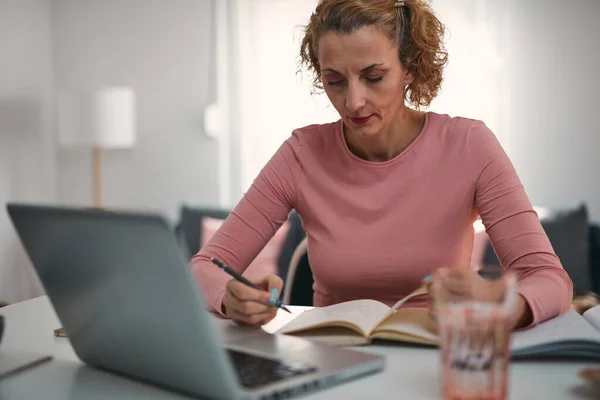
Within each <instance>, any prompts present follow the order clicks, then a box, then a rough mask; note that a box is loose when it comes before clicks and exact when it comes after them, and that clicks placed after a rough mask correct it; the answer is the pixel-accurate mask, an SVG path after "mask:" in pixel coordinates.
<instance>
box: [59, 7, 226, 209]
mask: <svg viewBox="0 0 600 400" xmlns="http://www.w3.org/2000/svg"><path fill="white" fill-rule="evenodd" d="M53 5H54V7H53V22H54V48H55V75H54V77H55V86H56V90H57V91H61V90H87V89H94V88H97V87H100V86H106V85H124V86H131V87H133V89H134V90H135V92H136V96H137V112H138V121H137V126H138V141H137V145H136V147H135V148H134V149H133V150H121V151H112V152H111V151H107V152H105V153H104V155H103V171H104V177H103V178H104V205H105V206H107V207H117V208H122V207H125V208H146V209H153V210H159V211H161V212H165V213H167V214H168V215H169V216H171V217H172V218H174V217H175V214H176V211H177V208H178V207H179V205H180V204H181V202H182V201H187V202H190V203H193V204H217V201H218V190H217V185H218V183H217V173H216V168H217V143H216V142H215V141H214V140H212V139H209V138H207V137H206V136H205V135H204V133H203V121H202V115H203V114H202V112H203V108H204V107H205V106H206V105H207V104H208V102H209V100H210V99H211V97H212V96H213V95H214V89H213V84H212V82H211V79H212V78H211V74H210V72H211V63H212V62H213V60H212V57H211V44H210V40H211V37H210V31H211V25H210V24H211V22H210V17H211V2H210V1H209V0H200V1H199V0H169V1H164V0H54V1H53ZM90 168H91V152H90V151H85V150H73V149H61V150H60V151H59V153H58V174H57V193H58V200H59V201H60V202H62V203H70V204H71V203H72V204H83V205H87V204H90V203H91V182H90V180H91V169H90Z"/></svg>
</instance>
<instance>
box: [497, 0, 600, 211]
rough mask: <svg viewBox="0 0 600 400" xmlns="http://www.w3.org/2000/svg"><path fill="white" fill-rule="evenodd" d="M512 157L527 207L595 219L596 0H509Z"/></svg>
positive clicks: (599, 137)
mask: <svg viewBox="0 0 600 400" xmlns="http://www.w3.org/2000/svg"><path fill="white" fill-rule="evenodd" d="M510 9H511V19H512V21H513V26H512V28H513V33H512V40H511V41H512V43H513V46H512V47H511V54H510V60H509V65H510V67H509V68H510V74H509V82H510V91H511V94H510V99H511V102H510V119H511V130H510V135H511V136H510V155H511V158H512V160H513V162H514V164H515V166H516V168H517V170H518V172H519V175H520V177H521V180H522V181H523V184H524V185H525V189H526V190H527V193H528V194H529V197H530V199H531V200H532V202H534V203H536V204H540V205H544V206H550V207H568V206H572V205H575V204H577V203H578V202H581V201H585V202H586V203H587V204H588V206H589V209H590V211H591V215H592V217H593V218H594V219H595V220H600V157H598V153H599V152H600V124H599V123H598V117H599V116H600V75H599V74H598V72H599V69H598V65H600V44H599V43H598V40H599V39H600V24H598V20H599V19H600V1H597V0H577V1H569V2H564V1H559V0H528V1H512V6H511V8H510Z"/></svg>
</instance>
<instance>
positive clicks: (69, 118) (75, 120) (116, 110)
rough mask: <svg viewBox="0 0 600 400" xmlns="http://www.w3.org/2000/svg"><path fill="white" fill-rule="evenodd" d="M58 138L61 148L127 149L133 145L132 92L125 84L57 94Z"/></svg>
mask: <svg viewBox="0 0 600 400" xmlns="http://www.w3.org/2000/svg"><path fill="white" fill-rule="evenodd" d="M57 103H58V140H59V143H60V145H61V146H64V147H97V148H102V149H127V148H131V147H133V146H134V145H135V141H136V118H135V95H134V93H133V90H132V89H130V88H125V87H113V88H103V89H100V90H98V91H95V92H87V93H62V94H60V95H59V97H58V101H57Z"/></svg>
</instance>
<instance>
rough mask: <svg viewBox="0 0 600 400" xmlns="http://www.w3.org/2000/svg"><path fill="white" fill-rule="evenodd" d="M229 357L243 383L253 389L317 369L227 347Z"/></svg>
mask: <svg viewBox="0 0 600 400" xmlns="http://www.w3.org/2000/svg"><path fill="white" fill-rule="evenodd" d="M227 353H228V354H229V358H230V359H231V361H232V363H233V366H234V368H235V370H236V372H237V375H238V378H239V380H240V383H241V385H242V386H243V387H244V388H246V389H253V388H256V387H258V386H263V385H266V384H269V383H274V382H277V381H281V380H284V379H287V378H290V377H293V376H298V375H304V374H308V373H310V372H314V371H315V370H316V368H315V367H312V366H310V365H306V364H286V363H284V362H281V361H278V360H273V359H270V358H265V357H260V356H255V355H253V354H248V353H242V352H240V351H236V350H232V349H227Z"/></svg>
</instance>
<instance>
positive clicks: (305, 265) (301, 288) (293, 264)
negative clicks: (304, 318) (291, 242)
mask: <svg viewBox="0 0 600 400" xmlns="http://www.w3.org/2000/svg"><path fill="white" fill-rule="evenodd" d="M313 283H314V278H313V274H312V270H311V269H310V263H309V261H308V238H307V237H305V238H304V239H303V240H302V241H301V242H300V243H299V244H298V246H297V247H296V250H295V251H294V253H293V254H292V258H291V260H290V266H289V269H288V273H287V275H286V278H285V287H284V290H283V303H284V304H290V305H295V306H312V305H313V289H312V286H313Z"/></svg>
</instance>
